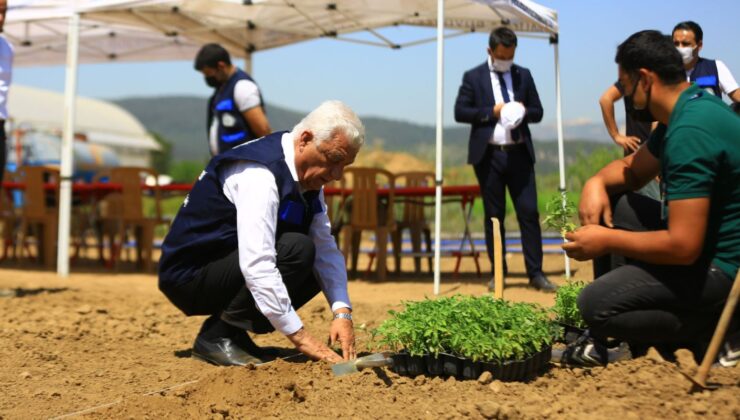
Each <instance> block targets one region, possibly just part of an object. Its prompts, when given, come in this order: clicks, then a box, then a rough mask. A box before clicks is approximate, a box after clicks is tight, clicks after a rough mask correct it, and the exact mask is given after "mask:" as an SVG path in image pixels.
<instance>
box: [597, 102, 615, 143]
mask: <svg viewBox="0 0 740 420" xmlns="http://www.w3.org/2000/svg"><path fill="white" fill-rule="evenodd" d="M599 105H600V106H601V116H602V118H603V119H604V126H606V131H607V132H608V133H609V136H610V137H611V138H612V140H614V138H615V137H617V135H619V128H618V127H617V121H616V119H615V117H614V102H612V101H610V100H608V99H604V98H601V100H599Z"/></svg>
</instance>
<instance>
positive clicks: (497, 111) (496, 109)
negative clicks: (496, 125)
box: [493, 103, 505, 119]
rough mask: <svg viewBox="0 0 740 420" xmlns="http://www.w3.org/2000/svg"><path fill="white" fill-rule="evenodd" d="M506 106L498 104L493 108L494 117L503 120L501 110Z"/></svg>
mask: <svg viewBox="0 0 740 420" xmlns="http://www.w3.org/2000/svg"><path fill="white" fill-rule="evenodd" d="M504 105H505V104H503V103H501V104H496V105H494V106H493V116H494V117H496V119H499V118H501V108H503V107H504Z"/></svg>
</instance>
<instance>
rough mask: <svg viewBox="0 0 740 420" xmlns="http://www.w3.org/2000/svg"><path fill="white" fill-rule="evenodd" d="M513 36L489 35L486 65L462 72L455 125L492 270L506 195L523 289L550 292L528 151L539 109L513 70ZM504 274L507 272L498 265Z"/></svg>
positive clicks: (525, 76) (531, 89) (504, 31)
mask: <svg viewBox="0 0 740 420" xmlns="http://www.w3.org/2000/svg"><path fill="white" fill-rule="evenodd" d="M516 47H517V37H516V34H515V33H514V31H512V30H511V29H509V28H507V27H500V28H497V29H494V30H493V31H492V32H491V36H490V38H489V41H488V60H487V62H485V63H483V64H481V65H479V66H477V67H475V68H473V69H471V70H469V71H467V72H465V75H464V76H463V80H462V85H461V86H460V90H459V92H458V95H457V100H456V101H455V120H456V121H458V122H464V123H468V124H470V125H471V128H470V140H469V143H468V163H470V164H471V165H473V169H474V170H475V175H476V177H477V178H478V184H479V185H480V189H481V196H482V197H483V207H484V210H485V218H484V219H485V222H484V229H485V235H486V248H487V250H488V257H489V259H490V260H491V266H492V267H493V264H494V263H493V224H492V222H491V217H496V218H497V219H498V220H499V221H500V222H501V237H502V238H503V237H505V236H504V217H505V215H506V189H507V188H508V189H509V193H510V194H511V198H512V201H513V203H514V209H515V210H516V215H517V219H518V220H519V227H520V229H521V236H522V249H523V252H524V262H525V265H526V268H527V276H528V277H529V285H530V286H531V287H533V288H535V289H538V290H542V291H546V292H553V291H555V289H556V286H555V285H554V284H553V283H551V282H550V280H548V278H547V277H545V275H544V274H543V272H542V233H541V230H540V220H539V219H540V216H539V212H538V210H537V189H536V186H535V179H534V177H535V175H534V162H535V154H534V146H533V145H532V135H531V133H530V131H529V126H528V124H529V123H538V122H540V121H541V120H542V113H543V111H542V104H541V103H540V97H539V95H538V93H537V87H536V86H535V83H534V79H533V78H532V74H531V73H530V72H529V70H528V69H526V68H524V67H521V66H518V65H516V64H513V62H514V53H515V52H516ZM503 269H504V273H506V272H507V269H506V261H504V267H503Z"/></svg>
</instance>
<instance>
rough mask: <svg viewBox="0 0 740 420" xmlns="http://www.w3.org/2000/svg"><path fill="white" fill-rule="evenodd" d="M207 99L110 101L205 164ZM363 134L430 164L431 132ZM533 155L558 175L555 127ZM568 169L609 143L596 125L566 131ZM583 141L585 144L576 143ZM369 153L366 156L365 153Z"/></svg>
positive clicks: (541, 130) (449, 137)
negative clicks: (582, 155)
mask: <svg viewBox="0 0 740 420" xmlns="http://www.w3.org/2000/svg"><path fill="white" fill-rule="evenodd" d="M207 101H208V100H207V98H204V97H198V96H163V97H146V98H124V99H120V100H117V101H114V102H115V103H116V104H118V105H120V106H121V107H123V108H124V109H126V110H127V111H129V112H131V113H132V114H133V115H134V116H135V117H136V118H138V119H139V121H141V123H142V124H144V126H145V127H146V128H147V130H149V131H150V132H153V133H157V134H159V135H161V136H162V137H164V139H166V140H167V141H168V142H171V143H172V157H173V159H175V160H196V161H201V162H202V161H205V160H206V159H207V158H208V149H207V144H206V106H207ZM267 116H268V118H269V119H270V124H271V126H272V127H273V129H275V130H290V129H291V128H292V127H293V126H294V125H295V124H296V123H298V121H300V119H301V118H302V117H303V116H304V112H299V111H293V110H289V109H286V108H282V107H278V106H273V105H270V104H269V102H268V104H267ZM361 118H362V121H363V122H364V123H365V127H366V131H367V144H368V147H367V149H373V150H377V149H382V150H384V151H388V152H405V153H408V154H410V155H412V156H413V157H415V158H417V159H419V160H421V161H427V162H433V161H434V153H435V128H434V126H432V125H422V124H414V123H410V122H405V121H396V120H392V119H387V118H380V117H361ZM530 128H531V129H532V132H533V136H534V138H535V143H536V146H535V149H536V151H537V171H538V173H540V174H544V173H549V172H552V171H555V170H557V156H558V154H557V143H556V142H555V141H553V140H554V139H555V137H556V136H555V133H556V131H555V128H554V127H553V126H549V125H544V124H534V125H531V126H530ZM564 132H565V139H566V143H565V147H566V164H569V163H572V162H573V161H574V160H575V158H576V157H577V155H578V154H579V153H586V154H589V153H591V151H593V150H594V149H596V148H599V147H603V146H605V145H606V144H611V140H609V139H608V137H607V135H606V131H605V130H604V129H603V128H602V127H601V126H600V125H597V124H582V125H575V126H568V127H566V128H565V131H564ZM576 139H587V140H576ZM467 143H468V127H466V126H464V125H456V126H452V127H448V128H445V130H444V153H443V156H444V158H443V160H444V164H445V166H459V165H465V163H466V159H467V147H468V144H467ZM366 153H367V152H366Z"/></svg>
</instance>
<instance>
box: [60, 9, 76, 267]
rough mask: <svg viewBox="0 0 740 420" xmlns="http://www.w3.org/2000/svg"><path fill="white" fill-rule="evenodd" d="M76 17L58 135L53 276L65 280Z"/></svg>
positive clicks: (72, 21) (71, 30) (71, 26)
mask: <svg viewBox="0 0 740 420" xmlns="http://www.w3.org/2000/svg"><path fill="white" fill-rule="evenodd" d="M79 35H80V15H79V13H74V14H73V15H72V16H70V18H69V33H68V35H67V68H66V70H65V73H66V80H65V84H64V122H63V124H64V127H63V130H64V132H63V134H62V150H61V168H60V177H61V179H60V185H59V234H58V238H57V275H59V277H67V276H69V232H70V215H71V213H72V168H73V163H74V162H73V159H74V153H73V144H74V125H75V98H76V96H77V59H78V49H79V48H78V47H79V40H80V37H79Z"/></svg>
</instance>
